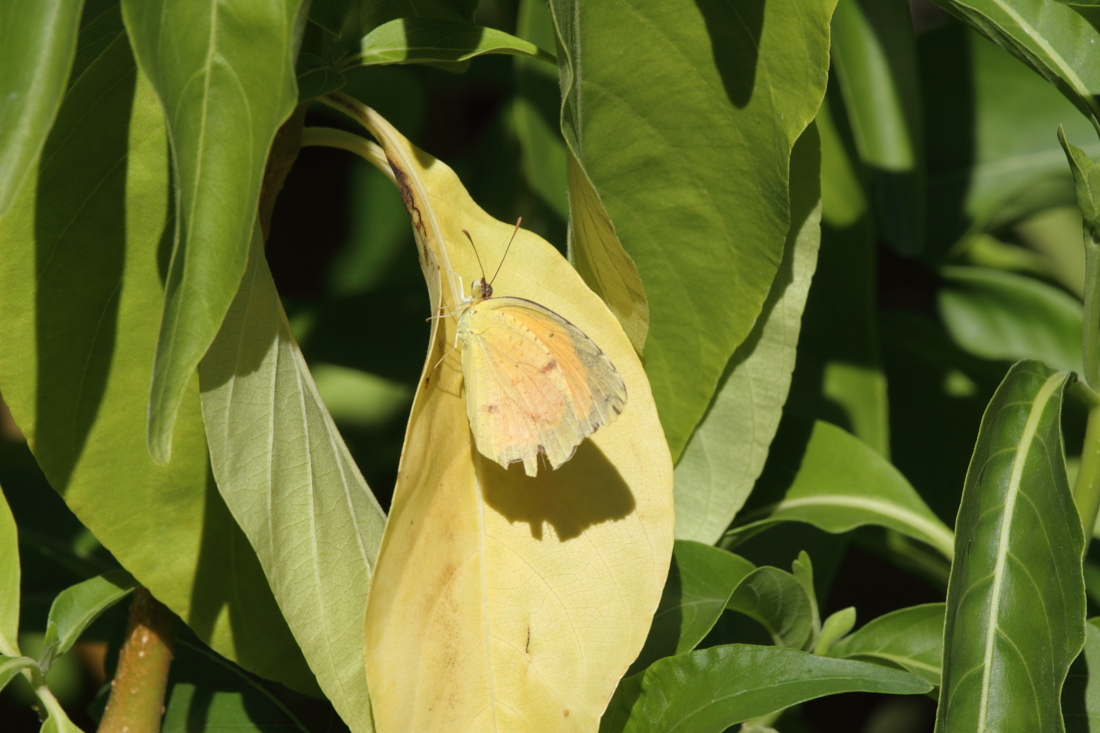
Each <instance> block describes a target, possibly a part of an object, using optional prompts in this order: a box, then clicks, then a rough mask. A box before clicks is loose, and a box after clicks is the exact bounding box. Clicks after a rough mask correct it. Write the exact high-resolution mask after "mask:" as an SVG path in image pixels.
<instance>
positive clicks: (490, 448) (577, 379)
mask: <svg viewBox="0 0 1100 733" xmlns="http://www.w3.org/2000/svg"><path fill="white" fill-rule="evenodd" d="M457 337H458V342H459V345H460V348H461V352H462V376H463V381H464V383H465V389H466V415H467V417H468V418H469V421H470V429H471V431H472V432H473V436H474V442H475V444H476V446H477V449H478V451H479V452H480V453H481V454H482V455H484V456H486V457H488V458H490V459H492V460H494V461H496V462H497V463H499V464H500V465H502V466H504V467H507V466H508V465H510V464H512V463H516V462H519V461H522V462H523V469H524V472H525V473H526V474H527V475H528V476H535V475H536V474H537V470H538V454H539V453H543V454H544V455H545V456H546V458H547V461H548V463H549V464H550V467H551V468H552V469H556V468H558V467H559V466H561V465H562V464H563V463H565V462H566V461H568V460H569V459H570V458H572V457H573V454H574V452H575V451H576V449H577V446H578V445H580V443H581V442H582V441H583V440H584V439H585V438H587V437H588V436H589V435H592V434H593V433H595V432H596V431H597V430H598V429H599V428H600V427H602V426H604V425H607V424H608V423H610V422H611V421H612V420H614V419H615V418H616V417H617V416H618V415H619V413H621V412H622V410H623V408H624V407H625V406H626V385H625V383H624V382H623V378H622V376H621V375H620V374H619V372H618V370H617V369H616V368H615V366H614V365H613V364H612V363H611V360H610V359H609V358H608V357H607V355H606V354H604V353H603V351H602V350H601V349H600V347H599V346H597V345H596V343H595V342H594V341H592V339H590V338H589V337H588V336H587V335H585V334H584V332H582V331H581V330H580V329H579V328H577V327H576V326H574V325H573V324H572V323H570V322H569V321H567V320H565V319H564V318H562V317H561V316H559V315H558V314H557V313H555V312H553V311H552V310H550V309H548V308H545V307H543V306H541V305H539V304H538V303H535V302H533V301H530V300H525V299H523V298H513V297H492V288H491V287H490V286H489V285H488V284H487V283H485V282H484V280H478V281H476V282H475V283H474V286H473V298H472V299H471V300H470V301H469V302H468V304H467V305H466V307H465V309H464V310H462V312H461V313H460V314H459V317H458V331H457Z"/></svg>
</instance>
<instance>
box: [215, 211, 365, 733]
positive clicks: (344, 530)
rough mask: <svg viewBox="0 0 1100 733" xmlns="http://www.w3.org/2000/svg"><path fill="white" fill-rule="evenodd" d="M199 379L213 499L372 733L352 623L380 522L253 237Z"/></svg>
mask: <svg viewBox="0 0 1100 733" xmlns="http://www.w3.org/2000/svg"><path fill="white" fill-rule="evenodd" d="M199 378H200V387H201V390H202V411H203V417H204V422H205V423H206V430H207V441H208V443H209V445H210V457H211V467H212V468H213V471H214V476H215V478H217V481H218V489H219V491H221V494H222V496H223V497H224V498H225V503H226V504H227V505H228V506H229V510H230V511H231V512H232V513H233V516H234V517H235V518H236V520H237V523H238V524H239V525H240V526H241V528H242V529H243V530H244V533H245V534H246V535H247V536H248V539H249V541H250V542H251V543H252V547H253V548H254V549H255V550H256V554H257V556H258V557H259V559H260V563H261V564H262V565H263V566H264V571H265V574H266V575H267V578H268V581H269V582H270V583H271V589H272V591H273V592H274V594H275V599H276V600H277V601H278V602H279V607H280V608H281V609H282V612H283V616H284V617H285V618H286V620H287V623H288V624H289V625H290V629H291V631H292V632H293V633H294V636H295V638H296V639H297V641H298V644H299V646H300V647H301V648H302V652H303V653H304V654H305V657H306V659H307V660H308V661H309V662H310V667H311V668H312V669H314V670H316V674H317V681H318V683H319V684H320V685H321V689H322V690H324V692H325V695H326V696H327V697H328V698H329V699H330V700H331V701H332V703H333V705H334V706H335V707H336V709H337V710H338V711H339V712H340V715H341V717H342V718H343V719H344V721H345V722H346V723H347V724H348V725H349V726H350V727H351V728H352V730H353V731H354V732H355V733H360V732H364V731H373V730H374V725H373V722H372V720H371V705H370V700H371V698H370V694H369V693H368V691H367V682H366V678H365V676H364V673H363V657H362V647H361V639H362V635H361V634H362V631H361V629H362V627H361V624H362V619H363V608H364V606H365V604H366V600H367V588H368V587H369V585H370V580H371V571H372V567H373V564H374V561H375V556H376V555H377V553H378V544H379V542H380V541H381V539H382V528H383V525H384V524H385V515H384V514H383V512H382V509H381V508H380V507H379V506H378V502H377V501H376V500H375V498H374V495H373V494H371V492H370V489H369V488H368V487H367V484H366V481H364V480H363V477H362V475H361V474H360V473H359V469H358V467H357V466H356V465H355V461H354V460H352V458H351V454H350V453H349V452H348V449H347V446H346V445H344V441H343V439H342V438H341V437H340V433H339V431H337V429H336V425H335V424H334V423H333V421H332V418H331V417H330V416H329V414H328V411H327V410H326V409H325V406H324V403H323V402H322V401H321V398H320V395H318V393H317V389H316V387H315V386H314V384H313V379H312V377H311V376H310V374H309V368H308V367H307V366H306V363H305V359H304V357H303V356H302V352H301V351H300V350H299V348H298V344H297V343H296V342H295V341H294V337H293V335H292V334H291V332H290V325H289V323H288V322H287V319H286V314H285V313H284V312H283V307H282V304H281V302H280V301H279V294H278V292H277V291H276V290H275V284H274V282H273V281H272V280H271V273H270V271H269V270H268V268H267V261H266V260H265V259H264V254H263V242H262V240H261V237H260V234H259V229H258V228H257V229H256V230H255V231H254V233H253V248H252V256H251V257H250V259H249V265H248V269H247V270H246V271H245V277H244V279H242V281H241V289H240V292H239V293H238V294H237V297H236V299H235V300H234V301H233V304H232V305H231V306H230V308H229V312H228V313H227V314H226V318H225V322H224V323H223V324H222V328H221V331H220V332H219V333H218V336H217V338H216V339H215V340H214V343H213V344H211V346H210V351H209V352H208V353H207V354H206V356H205V357H204V358H203V360H202V363H201V364H200V365H199ZM287 548H296V549H295V551H294V552H288V551H287Z"/></svg>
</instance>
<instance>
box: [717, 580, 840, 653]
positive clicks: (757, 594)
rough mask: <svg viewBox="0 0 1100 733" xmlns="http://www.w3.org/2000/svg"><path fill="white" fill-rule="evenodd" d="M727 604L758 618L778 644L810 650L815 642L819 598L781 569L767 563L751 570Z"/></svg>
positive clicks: (731, 607)
mask: <svg viewBox="0 0 1100 733" xmlns="http://www.w3.org/2000/svg"><path fill="white" fill-rule="evenodd" d="M726 607H727V608H729V609H730V610H731V611H737V612H739V613H743V614H745V615H746V616H748V617H750V618H753V619H755V620H757V621H759V622H760V624H761V625H762V626H763V627H764V628H765V629H767V631H768V633H769V634H771V637H772V641H774V642H775V644H776V646H783V647H790V648H792V649H802V650H807V649H809V648H810V647H812V646H813V644H814V642H815V641H816V634H815V631H816V629H815V626H816V625H817V623H818V620H817V601H816V600H815V599H814V598H811V596H810V595H808V594H807V593H806V588H805V586H804V585H803V584H802V583H801V582H799V580H798V579H796V578H795V577H794V576H793V575H791V574H790V573H786V572H783V571H782V570H780V569H779V568H773V567H771V566H770V565H768V566H764V567H762V568H757V569H756V570H754V571H752V572H751V573H749V574H748V575H747V576H745V579H744V580H742V581H741V583H740V584H738V586H737V590H735V591H734V592H733V595H732V596H730V599H729V602H728V603H727V604H726Z"/></svg>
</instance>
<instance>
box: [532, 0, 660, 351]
mask: <svg viewBox="0 0 1100 733" xmlns="http://www.w3.org/2000/svg"><path fill="white" fill-rule="evenodd" d="M516 35H518V36H519V37H520V38H523V39H524V40H526V41H530V42H531V43H534V44H535V45H536V46H538V47H540V48H554V47H555V43H556V41H555V39H554V20H553V18H551V17H550V10H549V9H548V8H547V7H546V3H544V2H543V1H542V0H520V2H519V9H518V10H517V17H516ZM514 69H515V76H516V94H515V97H514V98H513V101H512V105H513V106H512V118H513V120H514V123H515V127H516V137H517V138H518V139H519V144H520V150H521V158H520V164H521V165H522V166H523V175H524V178H526V179H527V185H529V186H530V187H531V188H532V189H533V190H534V191H535V193H537V194H538V195H539V198H541V199H542V200H543V201H545V202H546V203H547V204H548V205H549V206H550V208H551V209H553V210H554V212H555V213H556V214H557V215H558V216H560V217H561V218H562V219H563V220H566V219H568V218H569V201H568V196H567V194H566V191H567V190H568V186H569V184H568V183H567V181H566V178H565V175H566V173H565V165H566V162H565V151H566V148H565V141H564V140H563V139H562V136H561V126H560V124H559V122H558V120H559V117H560V110H561V90H560V89H559V87H558V69H557V67H556V66H554V67H550V66H547V65H546V64H544V63H542V62H541V61H539V60H538V59H532V58H526V57H523V56H517V57H516V60H515V62H514ZM582 276H583V275H582ZM590 286H591V283H590ZM639 287H640V284H639ZM624 328H625V327H624ZM642 345H643V346H644V345H645V344H644V339H643V344H642Z"/></svg>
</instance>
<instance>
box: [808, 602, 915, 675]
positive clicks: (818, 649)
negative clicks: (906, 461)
mask: <svg viewBox="0 0 1100 733" xmlns="http://www.w3.org/2000/svg"><path fill="white" fill-rule="evenodd" d="M855 625H856V609H855V606H848V607H847V608H842V609H841V610H839V611H837V612H836V613H833V614H830V616H829V618H827V619H825V620H824V621H823V622H822V624H821V634H819V635H818V637H817V641H816V642H815V643H814V650H813V651H814V654H823V655H827V654H828V653H829V650H830V649H832V648H833V645H834V644H836V642H837V641H838V640H839V639H841V638H842V637H843V636H844V635H845V634H847V633H848V632H849V631H851V630H852V628H853V627H855ZM910 671H912V670H910Z"/></svg>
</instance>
